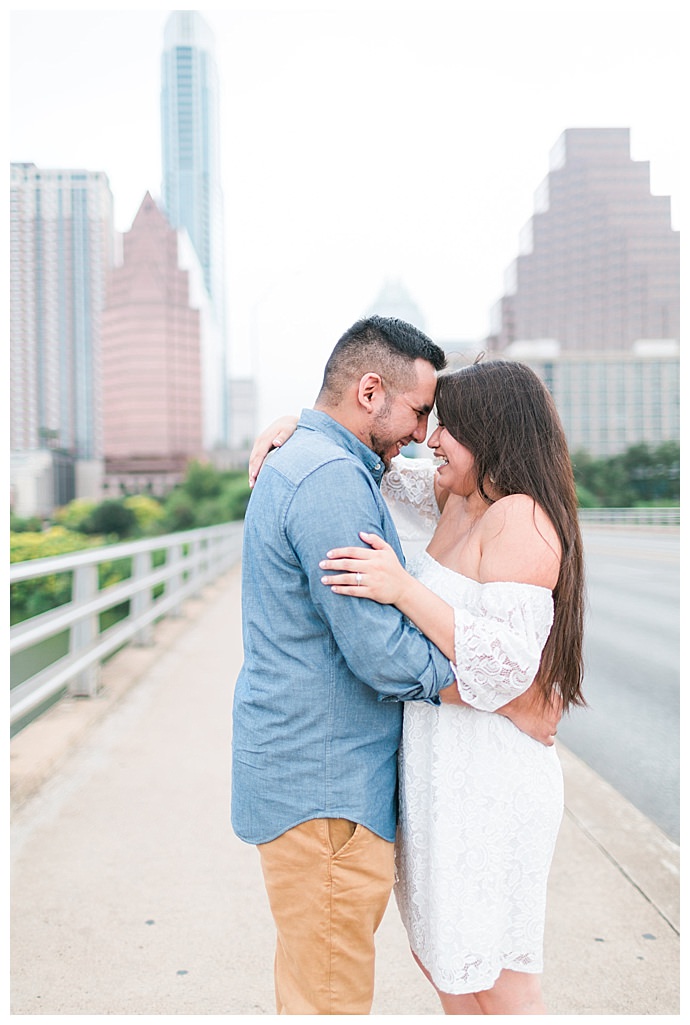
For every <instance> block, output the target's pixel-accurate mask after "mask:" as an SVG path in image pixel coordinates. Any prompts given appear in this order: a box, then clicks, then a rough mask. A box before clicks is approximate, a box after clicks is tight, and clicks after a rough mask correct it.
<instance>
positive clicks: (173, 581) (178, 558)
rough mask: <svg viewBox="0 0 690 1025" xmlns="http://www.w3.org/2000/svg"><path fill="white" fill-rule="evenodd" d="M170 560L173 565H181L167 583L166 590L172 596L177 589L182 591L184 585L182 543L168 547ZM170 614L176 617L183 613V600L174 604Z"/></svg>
mask: <svg viewBox="0 0 690 1025" xmlns="http://www.w3.org/2000/svg"><path fill="white" fill-rule="evenodd" d="M168 560H169V563H170V566H171V567H172V566H177V567H179V570H178V572H177V573H174V574H173V575H172V576H171V577H169V578H168V582H167V584H166V590H167V591H168V593H169V594H170V595H171V596H172V595H173V594H175V592H176V591H180V590H181V589H182V587H183V585H184V568H183V563H184V558H183V549H182V545H181V544H176V545H171V546H170V548H168ZM168 615H169V616H175V617H176V616H181V615H182V601H181V600H180V601H179V602H177V603H176V604H175V605H173V607H172V608H171V609H170V612H169V613H168Z"/></svg>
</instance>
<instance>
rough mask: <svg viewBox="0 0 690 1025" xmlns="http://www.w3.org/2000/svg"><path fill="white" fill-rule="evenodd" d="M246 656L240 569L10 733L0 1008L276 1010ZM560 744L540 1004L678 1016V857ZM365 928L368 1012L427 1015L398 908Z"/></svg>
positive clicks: (565, 1010) (423, 987)
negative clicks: (4, 972)
mask: <svg viewBox="0 0 690 1025" xmlns="http://www.w3.org/2000/svg"><path fill="white" fill-rule="evenodd" d="M241 657H242V653H241V634H240V578H239V568H236V569H234V570H232V571H231V572H230V573H228V574H227V575H226V576H225V577H223V578H222V579H221V580H220V581H218V582H217V583H216V584H214V585H213V586H212V587H209V588H208V589H207V591H206V592H205V593H204V595H203V596H202V597H201V598H197V599H194V600H191V601H189V602H188V603H187V604H186V606H185V609H184V614H183V616H182V617H181V618H179V619H168V620H165V621H163V622H162V623H160V624H159V625H158V626H157V627H156V643H155V646H154V647H152V648H144V649H141V648H140V649H136V648H127V649H125V650H124V651H122V652H121V653H120V654H118V655H117V656H116V657H115V658H114V659H113V660H112V661H111V662H110V663H109V664H108V666H107V667H106V669H105V671H104V687H103V691H102V694H101V695H100V696H99V697H97V698H95V699H92V700H90V701H88V700H65V701H63V702H62V703H61V704H59V705H57V706H55V708H54V709H53V710H51V711H50V712H49V713H48V714H47V715H46V716H44V717H43V718H42V719H41V720H39V721H37V722H36V723H34V724H32V725H31V726H30V727H28V728H27V729H26V730H24V731H23V732H22V733H21V734H19V735H18V736H17V737H15V738H14V740H13V741H12V742H11V751H10V754H11V792H12V830H11V835H12V909H11V910H12V946H11V968H12V996H11V1013H12V1014H21V1015H41V1014H62V1015H69V1014H73V1015H82V1014H110V1015H132V1014H136V1015H145V1014H169V1015H178V1014H187V1015H208V1014H216V1015H220V1014H231V1015H242V1014H268V1015H273V1014H274V1004H273V984H272V960H273V945H274V933H273V924H272V921H271V917H270V913H269V910H268V905H267V901H266V898H265V894H264V890H263V885H262V880H261V874H260V869H259V862H258V856H257V854H256V851H255V850H254V848H253V847H250V846H248V845H246V844H243V843H242V842H241V841H240V840H238V839H237V838H236V837H235V836H234V835H233V833H232V831H231V829H230V824H229V764H230V729H231V718H230V717H231V703H232V684H233V681H234V679H235V677H236V675H237V672H238V670H239V667H240V663H241ZM559 750H560V755H561V759H562V762H563V767H564V771H565V778H566V815H565V818H564V821H563V826H562V829H561V833H560V836H559V841H558V846H557V851H556V857H555V862H554V866H553V870H552V874H551V881H550V898H549V917H548V923H547V937H546V973H545V976H544V990H545V996H546V1000H547V1006H548V1007H549V1010H550V1013H551V1014H556V1015H561V1014H563V1015H566V1014H590V1015H592V1014H663V1015H669V1014H678V1013H679V1009H680V1008H679V860H680V858H679V854H680V852H679V848H678V847H676V846H675V845H674V844H673V843H671V841H669V840H668V839H667V838H666V837H665V836H664V835H663V834H662V833H661V832H660V831H659V830H658V829H657V828H656V827H655V826H654V825H653V824H652V823H651V822H650V821H649V820H648V819H646V818H645V817H644V816H643V815H641V814H640V813H639V812H638V811H636V809H635V808H633V807H632V806H631V805H630V804H628V803H627V802H626V801H624V800H623V799H622V798H621V797H620V796H619V795H618V794H617V793H616V792H615V791H614V790H613V789H612V788H611V787H609V786H608V785H607V784H606V783H605V782H603V781H602V780H601V779H600V778H599V777H598V776H596V775H595V774H594V773H593V772H592V771H591V770H590V769H588V768H587V767H586V766H585V765H584V764H583V763H582V762H580V761H579V760H578V759H577V758H575V757H574V756H573V755H572V754H571V753H570V752H568V751H567V750H565V749H563V748H562V747H561V748H560V749H559ZM378 937H379V938H378V943H377V949H378V964H377V983H376V999H375V1004H374V1008H373V1013H374V1014H377V1015H379V1014H380V1015H389V1014H397V1015H437V1014H440V1013H441V1011H440V1007H439V1005H438V1002H437V999H436V996H435V994H434V993H433V991H432V990H431V987H430V986H429V985H428V983H427V982H426V981H425V980H424V979H423V977H422V976H421V974H420V972H419V971H418V969H417V968H416V966H415V965H414V963H413V961H412V958H411V955H410V953H409V950H408V948H407V942H406V938H405V934H404V930H403V928H402V925H401V924H400V921H399V918H398V915H397V910H396V907H395V902H394V901H393V900H392V901H391V904H390V906H389V909H388V912H387V914H386V917H385V919H384V922H383V924H382V926H381V929H380V931H379V934H378Z"/></svg>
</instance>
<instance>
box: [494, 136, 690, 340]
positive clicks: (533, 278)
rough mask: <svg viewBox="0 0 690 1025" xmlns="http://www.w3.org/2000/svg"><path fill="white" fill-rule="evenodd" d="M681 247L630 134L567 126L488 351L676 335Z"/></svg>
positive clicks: (539, 195) (539, 193)
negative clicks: (632, 151)
mask: <svg viewBox="0 0 690 1025" xmlns="http://www.w3.org/2000/svg"><path fill="white" fill-rule="evenodd" d="M679 310H680V241H679V233H678V232H677V231H674V230H673V228H672V226H671V202H670V198H669V197H668V196H653V195H652V194H651V192H650V187H649V163H648V162H647V161H637V160H632V159H631V157H630V131H629V129H627V128H569V129H567V130H566V131H565V132H564V133H563V135H562V136H561V137H560V139H559V140H558V142H557V143H556V145H555V146H554V148H553V150H552V151H551V159H550V171H549V174H548V176H547V177H546V179H545V180H544V182H543V183H542V185H541V187H540V188H539V190H538V191H537V193H536V196H535V213H534V216H533V217H532V218H531V220H530V221H529V222H528V223H527V225H526V226H525V228H524V229H523V232H522V235H521V238H520V255H519V256H518V257H517V259H516V260H515V261H514V263H513V264H512V266H511V267H510V269H509V271H508V273H507V275H506V295H505V296H504V297H503V299H501V301H500V302H499V303H498V304H497V306H496V307H495V308H494V310H493V311H492V323H491V335H490V337H489V339H488V340H487V341H488V344H489V347H490V348H492V349H494V350H496V351H499V352H500V351H504V350H505V349H506V348H507V347H508V346H509V345H511V344H513V343H521V342H524V341H534V340H545V339H548V340H550V341H555V342H557V343H559V345H560V349H561V351H562V352H564V353H565V352H573V351H592V352H593V351H601V350H618V351H624V350H627V349H629V348H630V347H631V346H632V345H633V344H634V343H635V342H637V341H639V340H650V339H655V340H660V339H675V340H678V339H679V319H680V312H679Z"/></svg>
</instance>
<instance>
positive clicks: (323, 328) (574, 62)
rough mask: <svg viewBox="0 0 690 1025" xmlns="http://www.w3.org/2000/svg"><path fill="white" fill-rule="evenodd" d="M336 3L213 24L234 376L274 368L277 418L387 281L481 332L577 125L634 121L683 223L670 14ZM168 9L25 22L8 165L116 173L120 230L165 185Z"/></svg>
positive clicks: (14, 40) (221, 16)
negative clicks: (552, 162) (563, 139)
mask: <svg viewBox="0 0 690 1025" xmlns="http://www.w3.org/2000/svg"><path fill="white" fill-rule="evenodd" d="M320 7H324V8H325V9H323V10H321V9H320V10H319V11H318V12H317V11H307V10H300V11H293V10H290V9H281V10H280V11H276V10H272V11H270V12H267V11H263V12H261V11H259V12H248V11H246V10H242V9H241V8H236V9H231V10H225V11H213V12H208V13H207V12H203V11H202V12H200V13H201V14H202V16H203V17H204V18H205V20H206V21H207V22H208V24H209V26H210V28H211V31H212V32H213V34H214V37H215V42H216V50H217V57H218V63H219V70H220V76H221V85H222V94H221V112H222V143H223V149H224V156H223V166H224V171H225V174H224V192H225V200H226V245H227V247H228V250H229V260H228V264H229V266H228V273H227V295H228V312H229V318H228V319H229V335H230V348H231V350H232V351H233V354H234V350H235V349H236V348H237V347H239V348H240V349H241V353H240V356H241V357H242V358H244V359H245V361H246V363H247V364H248V365H245V366H239V367H238V366H237V365H235V366H233V370H234V371H235V372H236V373H239V374H243V373H246V372H247V370H249V371H250V372H254V373H256V374H257V375H258V376H259V378H260V383H261V386H262V413H261V416H262V418H263V419H264V420H265V419H266V416H267V415H270V413H271V412H273V413H278V412H283V411H285V410H286V409H293V408H294V407H295V405H302V404H306V405H311V403H312V402H313V399H314V397H315V392H316V390H317V389H318V384H319V382H320V374H321V370H322V366H323V362H324V360H325V358H326V356H327V355H328V352H329V351H330V349H331V348H332V346H333V344H334V342H335V341H336V340H337V337H338V335H339V334H340V333H341V332H342V330H344V328H345V327H347V326H348V324H349V323H351V322H352V320H354V319H356V317H357V316H359V315H361V314H362V313H363V312H364V311H365V309H367V308H368V307H369V306H370V305H371V303H372V302H373V301H374V299H375V298H376V296H377V295H378V294H379V292H380V291H381V289H382V287H383V286H384V284H385V281H386V280H387V279H390V278H398V279H401V280H402V281H403V282H404V285H405V287H406V288H407V289H408V291H409V293H410V296H411V298H412V300H413V301H414V302H415V303H416V304H417V305H418V306H419V308H420V309H421V311H422V312H423V314H424V317H425V320H426V329H427V331H428V332H429V333H430V334H431V335H432V337H434V338H435V340H437V341H439V342H440V343H441V344H443V343H444V342H452V341H459V340H462V339H468V338H477V337H482V335H484V334H486V333H487V332H488V327H489V314H490V309H491V306H492V305H493V303H494V302H495V301H496V300H497V299H498V298H500V296H501V294H502V293H503V274H504V272H505V268H506V267H507V266H508V265H509V264H510V263H511V262H512V260H513V259H514V258H515V256H516V255H517V253H518V236H519V232H520V229H521V228H522V227H523V225H524V223H525V222H526V221H527V220H529V218H530V217H531V215H532V212H533V204H534V194H535V192H536V190H537V188H538V187H539V185H540V183H541V181H542V180H543V179H544V178H545V176H546V174H547V173H548V154H549V151H550V149H551V147H552V146H553V144H554V143H555V141H556V139H557V138H558V136H559V135H560V134H561V132H562V131H563V130H565V129H566V128H569V127H578V126H605V127H630V129H631V152H632V156H633V158H634V159H640V160H649V161H650V164H651V184H652V192H653V193H654V194H657V195H670V196H671V202H672V216H673V222H674V226H678V224H679V210H678V201H679V199H680V197H679V194H678V176H679V167H678V164H679V159H678V153H679V143H678V138H677V133H676V134H674V132H673V130H672V129H673V125H674V122H675V120H676V118H677V107H676V104H677V103H678V102H679V100H678V94H679V89H678V81H679V68H680V61H679V40H678V33H677V31H676V29H677V25H676V24H675V22H676V14H677V11H676V8H675V7H674V8H673V9H672V10H664V9H662V10H657V9H656V8H652V7H651V5H643V8H644V9H641V8H639V7H637V8H636V7H635V6H634V5H633V6H632V8H631V5H625V7H624V6H623V5H622V4H618V5H617V4H611V3H609V4H606V3H604V4H598V5H596V9H595V7H594V5H592V6H591V7H588V5H585V6H584V8H583V7H582V6H580V7H579V8H577V12H578V13H577V18H574V19H572V18H571V17H570V15H571V14H574V13H575V8H571V7H570V6H569V5H553V4H552V5H549V9H548V10H547V8H546V7H545V6H544V5H535V7H534V8H533V9H532V10H529V11H526V12H525V11H522V12H521V15H520V18H517V16H514V15H511V14H509V13H508V12H507V8H506V7H505V5H500V4H499V5H492V4H488V5H486V4H485V5H483V7H482V9H481V10H480V9H479V8H478V7H477V8H473V7H472V5H454V7H453V10H449V9H447V8H446V9H445V10H439V9H435V8H434V9H431V10H428V9H427V8H426V7H424V8H423V9H422V7H421V6H420V7H415V8H412V9H406V10H404V11H403V12H399V14H396V16H395V17H394V18H393V17H392V16H391V12H392V11H393V8H392V6H390V5H384V4H372V5H367V7H366V10H365V8H364V7H363V6H362V5H357V4H355V5H348V8H347V10H348V11H349V12H350V15H349V16H348V18H347V19H344V18H343V17H342V13H343V12H344V10H345V7H344V6H343V5H320ZM624 10H625V12H626V13H625V16H623V15H622V12H623V11H624ZM169 13H170V12H169V11H167V10H164V9H161V10H160V11H150V10H149V11H144V12H141V13H137V12H121V13H120V12H107V11H106V12H94V11H90V12H52V11H45V12H44V11H42V12H40V17H39V18H37V17H32V16H31V15H30V14H29V12H13V18H12V29H13V31H12V35H11V39H10V56H11V61H12V69H13V70H12V74H13V79H12V82H13V91H12V97H11V115H12V125H11V153H10V156H11V159H12V160H17V161H20V160H21V161H28V160H30V161H33V162H34V163H36V164H37V165H38V166H44V167H59V166H69V167H76V166H82V165H83V166H85V167H86V168H87V169H89V170H102V171H104V172H105V173H106V174H107V175H108V178H109V181H110V184H111V188H112V190H113V194H114V199H115V218H116V227H117V228H118V230H119V231H125V230H127V229H128V228H129V227H130V226H131V223H132V220H133V218H134V215H135V213H136V209H137V208H138V206H139V204H140V203H141V201H142V199H143V197H144V195H145V193H146V191H147V190H150V191H151V192H152V195H154V197H155V196H159V195H160V191H161V188H160V186H161V171H160V134H159V123H158V120H159V115H158V105H159V100H160V54H161V51H162V46H163V27H164V25H165V21H166V20H167V17H168V15H169ZM77 27H79V28H80V29H81V31H80V32H79V33H78V34H77V33H76V31H75V30H76V29H77ZM537 29H539V32H537ZM117 33H120V35H119V36H118V35H117ZM77 38H78V40H79V43H78V45H77V44H76V43H75V42H74V40H76V39H77ZM70 40H72V42H71V43H70ZM549 40H551V42H552V46H551V47H549V46H548V43H549ZM124 41H127V43H126V45H125V42H124ZM49 44H50V45H49ZM353 58H356V59H354V60H353ZM111 64H112V68H111ZM116 65H117V69H116V67H115V66H116ZM640 68H643V69H644V75H640V74H639V70H640ZM55 75H57V79H56V81H59V85H58V86H57V87H56V88H55V89H54V90H46V89H44V88H42V85H45V84H46V81H48V80H50V79H51V78H52V77H54V76H55ZM111 76H114V77H111ZM79 84H81V97H80V98H79V99H76V98H74V93H73V92H72V89H73V87H74V86H76V85H79ZM87 86H88V87H87ZM53 102H55V103H61V104H62V106H63V110H64V113H63V116H62V121H61V122H60V121H59V119H57V118H56V116H55V113H54V108H51V106H50V104H51V103H53ZM66 104H67V105H66ZM51 111H52V112H51ZM133 111H134V112H135V113H134V114H133ZM298 113H299V116H297V115H298ZM56 120H57V121H58V125H57V127H58V129H59V131H56V132H53V131H52V129H51V127H50V124H49V122H50V121H52V122H56ZM142 126H148V127H147V128H146V127H144V128H142ZM228 153H229V154H231V155H232V160H231V161H228V159H227V158H226V155H227V154H228ZM139 175H140V177H139ZM295 351H297V352H299V354H300V357H301V358H300V360H298V361H297V362H298V364H299V365H298V367H297V368H295V367H294V363H295V360H294V354H295ZM290 357H292V358H290ZM281 401H282V405H277V403H279V402H281Z"/></svg>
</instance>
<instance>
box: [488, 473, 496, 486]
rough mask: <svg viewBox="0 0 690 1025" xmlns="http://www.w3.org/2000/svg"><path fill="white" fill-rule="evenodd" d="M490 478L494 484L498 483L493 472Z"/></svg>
mask: <svg viewBox="0 0 690 1025" xmlns="http://www.w3.org/2000/svg"><path fill="white" fill-rule="evenodd" d="M489 480H490V481H491V483H492V484H495V483H496V478H495V477H494V475H493V473H490V474H489Z"/></svg>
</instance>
